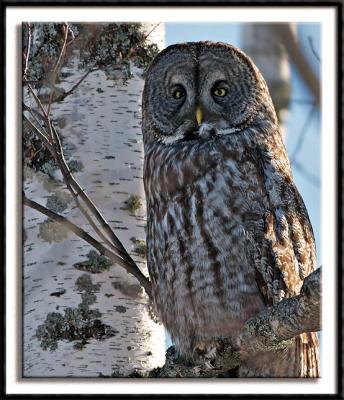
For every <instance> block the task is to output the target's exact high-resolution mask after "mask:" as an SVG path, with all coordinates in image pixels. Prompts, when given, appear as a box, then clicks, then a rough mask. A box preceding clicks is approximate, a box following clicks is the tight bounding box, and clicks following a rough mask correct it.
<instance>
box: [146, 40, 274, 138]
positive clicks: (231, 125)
mask: <svg viewBox="0 0 344 400" xmlns="http://www.w3.org/2000/svg"><path fill="white" fill-rule="evenodd" d="M262 120H266V121H270V122H272V123H273V124H276V123H277V120H276V114H275V111H274V108H273V105H272V102H271V97H270V94H269V91H268V88H267V86H266V83H265V81H264V79H263V77H262V75H261V74H260V72H259V70H258V68H257V67H256V66H255V65H254V63H253V62H252V60H251V59H250V58H249V57H248V56H247V55H245V54H244V53H243V52H242V51H241V50H239V49H237V48H236V47H234V46H231V45H229V44H225V43H214V42H190V43H183V44H175V45H172V46H169V47H167V48H166V49H164V50H163V51H162V52H160V53H159V54H158V55H157V57H156V58H155V59H154V60H153V62H152V64H151V66H150V67H149V69H148V71H147V76H146V82H145V87H144V92H143V121H142V127H143V135H144V143H145V144H148V143H152V142H156V141H158V142H160V143H162V144H166V145H167V144H171V143H176V142H185V141H195V140H207V139H212V138H216V137H218V136H223V135H232V134H235V133H237V132H240V131H242V130H244V129H246V128H247V127H249V126H254V125H255V124H257V123H260V122H261V121H262Z"/></svg>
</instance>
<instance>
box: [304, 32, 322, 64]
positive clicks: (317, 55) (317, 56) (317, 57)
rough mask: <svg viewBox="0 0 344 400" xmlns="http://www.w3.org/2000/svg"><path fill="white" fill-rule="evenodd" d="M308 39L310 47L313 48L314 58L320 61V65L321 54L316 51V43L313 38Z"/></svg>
mask: <svg viewBox="0 0 344 400" xmlns="http://www.w3.org/2000/svg"><path fill="white" fill-rule="evenodd" d="M307 39H308V42H309V46H310V48H311V50H312V53H313V56H314V57H315V58H316V59H317V60H318V61H319V63H320V62H321V60H320V57H319V54H318V53H317V52H316V51H315V48H314V43H313V38H312V37H311V36H308V37H307Z"/></svg>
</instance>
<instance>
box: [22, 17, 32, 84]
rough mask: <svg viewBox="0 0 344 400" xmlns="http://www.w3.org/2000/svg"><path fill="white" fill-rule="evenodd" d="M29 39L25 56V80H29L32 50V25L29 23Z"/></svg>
mask: <svg viewBox="0 0 344 400" xmlns="http://www.w3.org/2000/svg"><path fill="white" fill-rule="evenodd" d="M27 25H28V39H27V46H26V54H24V60H25V68H24V78H27V73H28V69H29V58H30V50H31V39H32V35H31V24H30V22H28V24H27Z"/></svg>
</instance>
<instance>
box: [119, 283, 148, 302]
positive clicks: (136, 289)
mask: <svg viewBox="0 0 344 400" xmlns="http://www.w3.org/2000/svg"><path fill="white" fill-rule="evenodd" d="M112 286H113V287H114V289H117V290H119V291H120V292H121V293H122V294H123V295H124V296H126V297H130V298H132V299H137V298H139V297H141V296H142V294H143V289H142V287H141V286H140V285H137V284H130V283H128V282H113V283H112Z"/></svg>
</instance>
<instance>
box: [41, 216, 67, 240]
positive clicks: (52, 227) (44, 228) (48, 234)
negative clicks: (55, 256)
mask: <svg viewBox="0 0 344 400" xmlns="http://www.w3.org/2000/svg"><path fill="white" fill-rule="evenodd" d="M39 236H40V237H41V238H42V240H44V241H45V242H49V243H53V242H62V241H63V240H65V239H67V237H68V230H67V228H65V227H64V226H63V225H61V224H59V223H58V222H54V221H52V220H51V219H46V220H45V221H44V222H42V223H40V224H39Z"/></svg>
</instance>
